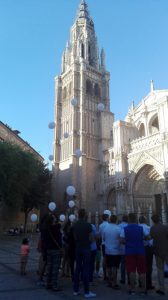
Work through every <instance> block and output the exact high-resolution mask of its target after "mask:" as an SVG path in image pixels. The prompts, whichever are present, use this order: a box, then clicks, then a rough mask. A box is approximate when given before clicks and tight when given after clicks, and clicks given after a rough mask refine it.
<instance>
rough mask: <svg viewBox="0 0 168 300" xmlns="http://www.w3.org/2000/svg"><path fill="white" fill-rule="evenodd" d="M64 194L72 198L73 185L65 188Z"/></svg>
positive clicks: (73, 193) (73, 192) (74, 190)
mask: <svg viewBox="0 0 168 300" xmlns="http://www.w3.org/2000/svg"><path fill="white" fill-rule="evenodd" d="M66 192H67V194H68V195H69V196H74V195H75V193H76V189H75V188H74V186H73V185H69V186H68V187H67V188H66Z"/></svg>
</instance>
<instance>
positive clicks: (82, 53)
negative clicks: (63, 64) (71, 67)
mask: <svg viewBox="0 0 168 300" xmlns="http://www.w3.org/2000/svg"><path fill="white" fill-rule="evenodd" d="M81 57H82V58H85V46H84V44H83V43H82V44H81Z"/></svg>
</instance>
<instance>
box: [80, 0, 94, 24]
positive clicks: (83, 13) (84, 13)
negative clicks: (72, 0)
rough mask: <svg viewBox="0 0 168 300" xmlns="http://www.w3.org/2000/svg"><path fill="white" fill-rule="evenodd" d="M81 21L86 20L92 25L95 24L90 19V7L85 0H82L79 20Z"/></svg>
mask: <svg viewBox="0 0 168 300" xmlns="http://www.w3.org/2000/svg"><path fill="white" fill-rule="evenodd" d="M80 19H86V20H87V21H89V22H90V23H93V21H92V19H91V17H90V14H89V11H88V5H87V3H86V1H85V0H82V1H81V3H80V5H79V10H78V14H77V20H80Z"/></svg>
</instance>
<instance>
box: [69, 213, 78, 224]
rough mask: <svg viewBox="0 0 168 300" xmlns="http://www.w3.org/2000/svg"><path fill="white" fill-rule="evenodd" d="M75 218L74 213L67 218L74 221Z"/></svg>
mask: <svg viewBox="0 0 168 300" xmlns="http://www.w3.org/2000/svg"><path fill="white" fill-rule="evenodd" d="M75 219H76V217H75V215H73V214H72V215H70V216H69V220H70V221H71V222H74V221H75Z"/></svg>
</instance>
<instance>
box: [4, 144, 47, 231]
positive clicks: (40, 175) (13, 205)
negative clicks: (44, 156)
mask: <svg viewBox="0 0 168 300" xmlns="http://www.w3.org/2000/svg"><path fill="white" fill-rule="evenodd" d="M50 183H51V175H50V172H49V170H48V169H47V168H46V165H45V164H44V163H43V162H42V161H39V160H38V159H37V158H36V157H35V155H34V154H32V153H30V152H28V151H24V150H22V149H21V148H20V147H19V146H17V145H13V144H10V143H7V142H0V201H1V202H2V203H4V204H5V205H6V206H8V207H10V209H13V210H16V211H18V210H21V211H23V212H24V213H25V226H26V223H27V217H28V213H29V212H30V211H31V210H32V209H33V208H37V209H39V208H40V206H41V205H43V204H45V203H46V202H48V199H49V197H50V186H51V185H50Z"/></svg>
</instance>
